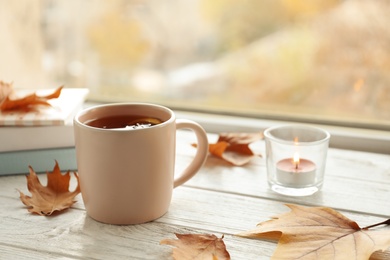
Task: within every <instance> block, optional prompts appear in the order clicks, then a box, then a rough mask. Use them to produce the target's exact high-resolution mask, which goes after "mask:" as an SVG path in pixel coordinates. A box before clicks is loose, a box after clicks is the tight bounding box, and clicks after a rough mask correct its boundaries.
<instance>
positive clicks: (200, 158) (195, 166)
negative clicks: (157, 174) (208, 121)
mask: <svg viewBox="0 0 390 260" xmlns="http://www.w3.org/2000/svg"><path fill="white" fill-rule="evenodd" d="M178 129H190V130H192V131H193V132H194V133H195V135H196V139H197V142H198V145H197V150H196V154H195V157H194V159H193V160H192V162H191V163H190V164H189V165H188V166H187V168H185V169H184V171H183V173H182V174H180V175H178V177H175V179H174V182H173V187H174V188H176V187H177V186H180V185H182V184H183V183H185V182H186V181H188V180H189V179H191V178H192V177H193V176H194V175H195V173H197V172H198V171H199V169H200V168H201V167H202V166H203V164H204V162H205V161H206V158H207V154H208V149H209V148H208V147H209V143H208V140H207V135H206V132H205V130H204V129H203V128H202V127H201V126H200V125H199V124H198V123H196V122H194V121H191V120H187V119H176V130H178Z"/></svg>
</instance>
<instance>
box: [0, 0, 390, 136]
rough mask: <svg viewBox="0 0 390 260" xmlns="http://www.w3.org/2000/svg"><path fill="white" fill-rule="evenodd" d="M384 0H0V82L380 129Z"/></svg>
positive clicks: (389, 7)
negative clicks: (74, 89)
mask: <svg viewBox="0 0 390 260" xmlns="http://www.w3.org/2000/svg"><path fill="white" fill-rule="evenodd" d="M389 14H390V1H388V0H375V1H372V0H310V1H307V0H241V1H237V0H213V1H210V0H165V1H161V0H148V1H146V0H144V1H142V0H110V1H106V0H18V1H8V0H0V37H1V38H0V39H1V45H0V46H1V47H0V80H3V81H6V82H13V84H14V87H15V88H48V87H51V88H54V87H58V86H60V85H65V87H78V88H79V87H87V88H89V89H90V99H91V100H94V101H103V102H114V101H140V102H155V103H159V104H164V105H167V106H169V107H171V108H175V109H182V110H189V111H201V112H208V113H209V112H211V113H222V114H233V115H241V116H250V117H258V118H272V119H287V120H295V121H303V122H323V123H324V122H325V123H329V124H336V125H348V126H357V127H366V128H375V129H390V26H389V24H390V15H389Z"/></svg>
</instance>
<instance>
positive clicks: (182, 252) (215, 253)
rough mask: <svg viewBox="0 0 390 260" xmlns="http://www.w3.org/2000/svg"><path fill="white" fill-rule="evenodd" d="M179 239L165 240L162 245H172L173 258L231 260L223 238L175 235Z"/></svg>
mask: <svg viewBox="0 0 390 260" xmlns="http://www.w3.org/2000/svg"><path fill="white" fill-rule="evenodd" d="M175 235H176V237H177V238H178V239H163V240H161V241H160V244H162V245H171V246H174V247H176V248H174V249H173V253H172V256H173V258H174V259H176V260H178V259H180V260H186V259H192V260H201V259H205V260H206V259H207V260H209V259H219V260H229V259H230V254H229V252H228V251H227V250H226V246H225V243H224V242H223V236H222V237H221V238H218V237H216V236H215V235H210V234H200V235H199V234H175Z"/></svg>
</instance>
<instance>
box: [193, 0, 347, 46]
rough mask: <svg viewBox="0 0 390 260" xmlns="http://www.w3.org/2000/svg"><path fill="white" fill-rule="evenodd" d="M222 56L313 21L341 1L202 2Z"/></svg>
mask: <svg viewBox="0 0 390 260" xmlns="http://www.w3.org/2000/svg"><path fill="white" fill-rule="evenodd" d="M201 1H202V2H201V10H202V12H203V13H204V16H205V18H206V19H207V20H208V21H209V22H210V23H211V24H212V25H213V26H214V27H215V32H216V35H217V37H216V38H217V39H218V42H219V45H220V47H219V50H220V51H221V52H225V51H232V50H237V49H240V48H242V47H245V46H246V45H248V44H249V43H251V42H252V41H254V40H257V39H259V38H261V37H263V36H265V35H268V34H270V33H272V32H273V31H276V30H278V29H280V28H282V27H283V26H286V25H291V22H299V21H302V20H303V19H308V18H313V17H315V16H316V15H317V14H318V13H320V12H324V11H326V10H328V9H329V8H332V7H334V6H335V5H336V4H337V3H339V2H340V1H341V0H310V1H307V0H260V1H259V0H241V1H237V0H213V1H209V0H201Z"/></svg>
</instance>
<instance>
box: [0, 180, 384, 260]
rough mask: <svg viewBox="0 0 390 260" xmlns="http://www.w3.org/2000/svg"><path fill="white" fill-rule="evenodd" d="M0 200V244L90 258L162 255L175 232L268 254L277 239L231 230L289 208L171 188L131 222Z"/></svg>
mask: <svg viewBox="0 0 390 260" xmlns="http://www.w3.org/2000/svg"><path fill="white" fill-rule="evenodd" d="M194 194H196V196H194ZM0 203H1V205H3V206H2V211H1V212H0V227H1V236H0V245H7V246H8V247H11V246H13V245H18V246H19V247H21V248H22V250H32V251H33V250H39V251H41V252H46V253H47V254H59V255H66V256H69V257H80V258H83V257H88V258H92V259H93V258H96V259H105V258H110V259H119V258H123V257H131V258H132V259H155V258H156V257H157V256H158V257H161V258H164V259H165V258H166V257H167V256H168V255H169V252H170V250H169V248H166V247H164V246H161V245H159V241H160V240H161V239H164V238H173V234H174V233H214V234H216V235H218V236H221V235H222V234H224V235H225V242H226V243H227V245H228V246H229V248H230V249H229V251H230V252H231V254H232V256H234V257H233V258H232V259H269V257H270V256H271V255H272V252H273V251H274V249H275V247H276V244H275V243H272V242H266V241H255V240H250V239H244V238H239V237H236V236H234V235H235V234H237V233H238V232H240V231H245V230H249V229H252V228H254V227H255V225H256V224H257V223H258V222H261V221H265V220H268V219H269V218H270V217H272V216H274V215H276V214H280V213H283V212H286V211H288V209H287V208H286V207H285V206H283V205H282V203H280V202H278V201H273V200H266V199H261V198H251V197H243V196H240V195H235V194H222V193H219V192H215V191H207V190H201V189H193V188H187V187H180V188H178V189H176V190H175V192H174V197H173V201H172V205H171V207H170V209H169V211H168V213H167V214H166V215H164V216H163V217H162V218H160V219H158V220H157V221H154V222H150V223H146V224H142V225H131V226H114V225H106V224H102V223H99V222H96V221H94V220H92V219H91V218H89V217H87V216H86V214H85V211H84V210H83V209H73V208H72V209H70V210H68V211H67V212H65V213H64V214H61V215H58V216H55V217H42V216H36V215H32V214H30V213H28V212H27V210H26V209H25V208H24V206H23V205H22V204H21V202H19V201H18V199H17V198H9V197H4V196H3V197H0ZM346 215H347V216H349V217H351V218H353V219H355V220H356V221H358V223H359V224H361V225H362V226H365V225H368V224H372V223H377V222H379V220H381V219H380V218H377V217H373V216H367V215H361V214H353V213H348V212H347V213H346ZM15 227H18V228H15ZM146 252H147V254H146V255H145V253H146Z"/></svg>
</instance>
